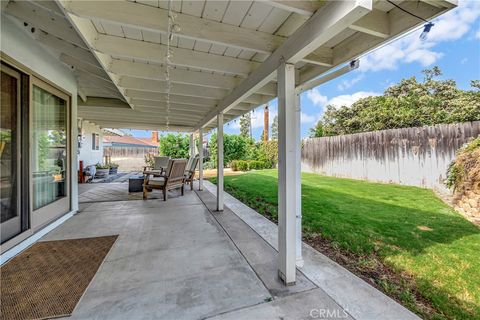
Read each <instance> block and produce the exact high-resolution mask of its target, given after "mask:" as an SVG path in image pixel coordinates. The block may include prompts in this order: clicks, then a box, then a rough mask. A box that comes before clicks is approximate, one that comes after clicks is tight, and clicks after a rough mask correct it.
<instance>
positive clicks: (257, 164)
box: [248, 160, 266, 170]
mask: <svg viewBox="0 0 480 320" xmlns="http://www.w3.org/2000/svg"><path fill="white" fill-rule="evenodd" d="M248 167H249V168H250V170H261V169H265V168H266V163H265V162H264V161H259V160H250V161H249V162H248Z"/></svg>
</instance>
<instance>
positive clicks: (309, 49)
mask: <svg viewBox="0 0 480 320" xmlns="http://www.w3.org/2000/svg"><path fill="white" fill-rule="evenodd" d="M2 2H3V1H2ZM393 2H394V3H395V4H397V5H399V6H401V7H402V8H404V9H406V10H408V11H410V12H414V13H415V14H416V15H418V16H421V17H422V18H424V19H426V20H429V19H432V18H433V17H435V16H437V15H439V14H441V13H443V12H445V11H447V10H449V9H451V8H453V7H455V5H456V0H421V1H417V0H415V1H400V0H394V1H393ZM171 6H172V10H173V11H174V13H175V15H176V18H175V21H176V24H178V26H179V27H180V30H178V32H176V33H175V34H174V36H173V39H172V47H173V50H172V57H171V63H172V64H173V69H172V70H171V71H170V81H171V84H172V86H171V89H170V112H169V114H168V119H169V126H168V129H169V130H172V131H173V130H174V131H193V130H196V129H198V128H201V127H203V128H206V129H207V130H208V129H211V128H213V127H214V126H215V125H214V123H213V121H212V120H214V119H215V116H216V115H217V114H218V113H219V112H223V113H224V118H225V121H230V120H232V119H234V118H237V117H238V116H240V115H242V114H244V113H246V112H248V111H249V110H251V109H253V108H255V107H257V106H259V105H261V104H264V103H266V102H268V101H270V100H271V99H273V98H274V97H276V95H277V90H276V82H275V81H276V72H275V71H276V68H277V67H278V65H279V62H280V60H282V59H283V60H285V61H287V62H289V63H294V64H295V67H296V69H297V72H298V83H297V84H298V85H300V84H303V83H304V82H306V81H309V80H311V79H313V78H316V77H318V76H320V75H322V74H324V73H328V72H329V71H330V70H332V69H334V68H336V67H338V66H339V65H342V64H344V63H346V62H349V61H351V60H353V59H355V58H356V57H358V56H360V55H361V54H363V53H365V52H367V51H369V50H371V49H373V48H375V47H378V46H379V45H381V44H382V43H385V42H386V41H389V40H391V39H393V38H395V37H398V36H401V35H402V34H404V33H405V32H407V31H409V30H411V29H412V28H414V27H416V26H418V25H421V24H423V22H422V21H421V20H419V19H417V18H415V17H413V16H411V15H409V14H407V13H405V12H403V11H402V10H400V9H399V8H397V7H395V6H394V5H392V4H391V3H389V2H387V1H386V0H346V1H274V0H272V1H204V0H194V1H185V0H179V1H172V3H171ZM167 8H168V1H157V0H145V1H83V0H79V1H76V0H75V1H63V0H62V1H16V2H10V3H8V5H6V7H5V8H2V9H3V10H5V12H6V13H7V14H9V15H11V16H14V17H15V18H16V19H18V20H19V23H21V24H22V25H24V26H25V28H26V29H27V30H28V31H29V32H32V29H31V28H32V27H34V28H35V29H34V32H33V35H34V37H35V39H36V40H37V41H39V42H41V43H42V44H44V45H45V46H46V47H47V48H48V49H49V50H50V51H52V53H54V54H55V55H56V56H57V57H58V59H60V60H61V61H62V62H63V63H65V64H66V65H68V66H69V67H71V68H72V69H74V72H75V74H76V77H77V79H78V87H79V96H80V97H81V99H79V108H78V116H79V117H82V118H84V119H86V120H90V121H92V122H95V123H96V124H98V125H100V126H102V127H113V128H133V129H158V130H165V129H167V125H166V124H167V123H166V121H167V103H166V93H167V81H166V79H165V69H166V67H165V52H166V48H167V46H166V45H167V27H168V18H167V16H168V10H167Z"/></svg>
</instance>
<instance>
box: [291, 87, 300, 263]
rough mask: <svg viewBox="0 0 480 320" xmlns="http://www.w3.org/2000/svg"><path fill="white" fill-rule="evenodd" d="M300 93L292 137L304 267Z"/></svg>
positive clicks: (298, 227) (297, 96)
mask: <svg viewBox="0 0 480 320" xmlns="http://www.w3.org/2000/svg"><path fill="white" fill-rule="evenodd" d="M301 111H302V106H301V103H300V92H296V93H295V121H294V122H295V130H294V131H293V132H292V137H293V138H294V139H295V195H296V201H295V206H296V209H295V216H296V219H297V220H296V222H297V223H296V235H297V241H296V249H295V250H296V252H297V258H296V265H297V267H303V257H302V139H301V137H302V133H301V131H302V126H301Z"/></svg>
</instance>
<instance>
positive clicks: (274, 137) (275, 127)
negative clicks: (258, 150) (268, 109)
mask: <svg viewBox="0 0 480 320" xmlns="http://www.w3.org/2000/svg"><path fill="white" fill-rule="evenodd" d="M272 140H278V115H277V116H275V117H274V118H273V122H272Z"/></svg>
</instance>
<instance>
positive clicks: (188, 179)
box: [185, 156, 200, 190]
mask: <svg viewBox="0 0 480 320" xmlns="http://www.w3.org/2000/svg"><path fill="white" fill-rule="evenodd" d="M191 159H192V161H190V166H189V167H187V170H185V183H190V189H191V190H193V179H194V178H195V169H196V168H197V165H198V161H199V160H200V158H199V157H198V156H195V157H194V158H191Z"/></svg>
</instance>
